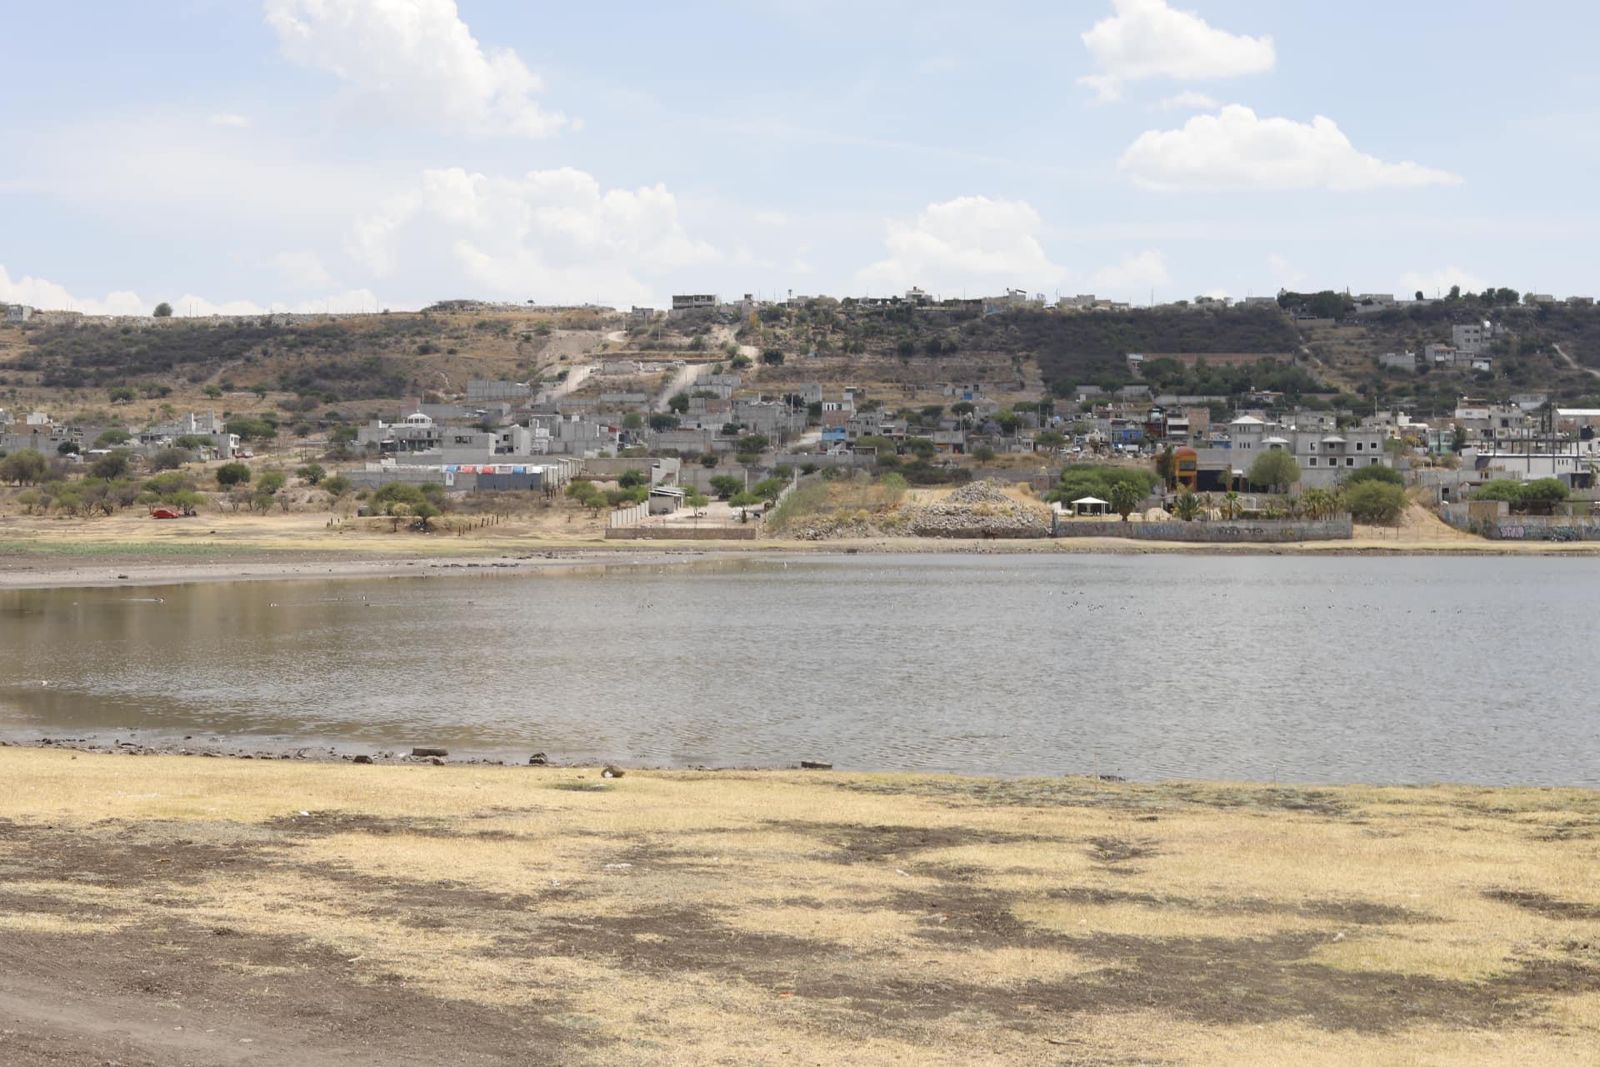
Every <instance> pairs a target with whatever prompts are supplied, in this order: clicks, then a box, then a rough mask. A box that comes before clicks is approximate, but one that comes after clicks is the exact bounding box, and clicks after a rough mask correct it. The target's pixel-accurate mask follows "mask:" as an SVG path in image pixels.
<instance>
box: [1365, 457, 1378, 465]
mask: <svg viewBox="0 0 1600 1067" xmlns="http://www.w3.org/2000/svg"><path fill="white" fill-rule="evenodd" d="M1377 462H1378V457H1377V456H1373V457H1372V458H1371V459H1369V460H1367V463H1368V464H1369V465H1376V464H1377Z"/></svg>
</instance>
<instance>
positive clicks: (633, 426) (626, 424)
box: [622, 411, 644, 430]
mask: <svg viewBox="0 0 1600 1067" xmlns="http://www.w3.org/2000/svg"><path fill="white" fill-rule="evenodd" d="M622 428H623V429H624V430H642V429H644V416H643V415H641V414H639V413H638V412H637V411H630V412H628V413H627V414H626V415H624V416H622Z"/></svg>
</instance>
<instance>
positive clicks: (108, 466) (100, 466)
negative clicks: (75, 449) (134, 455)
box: [89, 448, 129, 482]
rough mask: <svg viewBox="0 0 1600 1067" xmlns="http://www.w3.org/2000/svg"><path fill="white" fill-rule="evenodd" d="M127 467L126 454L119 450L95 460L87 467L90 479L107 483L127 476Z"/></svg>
mask: <svg viewBox="0 0 1600 1067" xmlns="http://www.w3.org/2000/svg"><path fill="white" fill-rule="evenodd" d="M128 466H129V463H128V453H126V452H124V451H123V450H122V449H120V448H119V449H118V450H117V451H115V452H108V453H107V454H106V455H103V456H101V457H100V458H99V459H97V460H95V461H94V463H93V464H91V465H90V467H89V474H90V476H91V477H94V478H103V479H105V480H106V481H108V482H110V481H115V480H116V479H118V478H123V477H126V476H127V473H128Z"/></svg>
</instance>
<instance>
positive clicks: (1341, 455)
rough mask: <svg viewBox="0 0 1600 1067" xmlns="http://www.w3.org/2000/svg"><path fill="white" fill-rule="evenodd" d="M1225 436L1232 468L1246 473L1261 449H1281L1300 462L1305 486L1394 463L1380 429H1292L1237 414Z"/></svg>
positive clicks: (1322, 484) (1331, 482) (1332, 481)
mask: <svg viewBox="0 0 1600 1067" xmlns="http://www.w3.org/2000/svg"><path fill="white" fill-rule="evenodd" d="M1228 437H1229V442H1230V448H1231V451H1232V453H1233V456H1232V463H1233V468H1234V469H1235V470H1237V471H1240V472H1242V473H1244V474H1249V473H1250V466H1251V464H1253V463H1254V462H1255V461H1256V458H1257V457H1258V456H1260V455H1261V454H1262V453H1263V452H1266V451H1269V450H1271V449H1275V448H1277V449H1284V450H1286V451H1288V452H1289V453H1291V454H1292V455H1293V456H1294V458H1295V462H1296V463H1298V464H1299V465H1300V484H1301V485H1302V486H1303V487H1305V488H1307V489H1314V488H1321V489H1326V488H1329V487H1331V486H1334V485H1337V484H1338V483H1339V482H1340V481H1342V480H1343V479H1344V477H1345V476H1346V475H1347V474H1349V473H1350V472H1352V471H1354V470H1356V469H1357V468H1358V467H1378V466H1383V467H1392V466H1394V461H1393V460H1392V459H1391V458H1390V457H1389V454H1388V452H1387V451H1385V449H1384V441H1385V439H1386V438H1387V437H1388V433H1387V432H1386V431H1385V430H1383V429H1382V428H1368V427H1362V428H1360V429H1347V430H1337V431H1332V432H1330V431H1328V430H1325V429H1296V428H1294V427H1292V426H1283V425H1281V424H1279V423H1275V422H1267V421H1265V420H1263V419H1259V418H1257V417H1255V416H1254V415H1241V416H1240V417H1239V418H1237V419H1234V420H1233V421H1232V422H1230V423H1229V424H1228Z"/></svg>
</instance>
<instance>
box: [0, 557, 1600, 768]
mask: <svg viewBox="0 0 1600 1067" xmlns="http://www.w3.org/2000/svg"><path fill="white" fill-rule="evenodd" d="M1597 593H1600V560H1594V559H1556V558H1543V559H1541V558H1493V557H1488V558H1475V559H1441V558H1427V557H1387V558H1371V559H1368V558H1357V557H1331V558H1304V557H1295V556H1281V557H1272V556H1232V557H1229V556H1203V555H1196V556H1089V555H1062V556H1022V555H991V556H962V555H919V556H879V555H860V556H805V557H800V558H789V559H787V560H744V561H738V562H730V563H717V564H707V565H690V566H678V567H666V568H657V567H649V568H640V567H611V568H600V569H598V570H597V572H596V573H577V574H564V575H562V574H549V575H532V576H530V575H495V574H492V573H489V574H485V575H483V576H473V577H433V578H426V579H422V578H419V579H390V580H381V581H295V582H240V583H224V584H197V585H180V586H163V587H140V588H122V589H102V588H96V589H65V590H13V591H7V592H0V734H3V735H5V736H8V737H11V738H13V739H33V738H38V737H41V736H56V737H63V736H84V735H87V734H90V733H92V734H95V735H97V736H100V737H101V738H104V739H111V738H113V737H123V736H132V735H131V734H130V733H129V731H135V730H137V731H138V736H139V738H140V739H141V740H144V741H146V742H150V741H152V740H155V739H165V738H181V737H183V736H185V735H194V736H195V737H196V739H197V740H207V739H213V738H220V739H222V740H223V741H225V742H229V743H239V744H248V743H257V742H270V743H273V744H276V745H282V744H285V743H306V744H313V743H320V744H330V745H338V746H340V747H341V748H342V749H345V750H350V751H361V750H363V749H364V748H371V749H374V750H377V749H394V748H400V747H403V746H410V745H413V744H428V745H441V746H444V747H448V748H450V749H451V750H452V752H453V753H458V754H459V753H478V754H490V755H503V756H506V757H508V758H515V759H518V760H522V759H526V757H527V755H528V754H529V753H531V752H535V751H543V752H546V753H548V754H549V755H550V758H551V759H553V760H559V761H569V760H570V761H577V760H616V761H619V762H624V763H628V764H633V765H652V766H655V765H659V766H695V765H710V766H729V765H735V766H786V765H793V764H794V763H795V762H797V761H798V760H801V759H814V760H820V761H825V762H830V763H833V764H835V765H836V766H837V767H839V768H841V769H844V768H849V769H871V770H915V771H959V772H971V773H985V774H1004V775H1022V774H1047V775H1048V774H1063V773H1087V774H1117V775H1123V776H1127V777H1130V778H1138V779H1154V778H1166V777H1200V778H1224V779H1250V780H1260V781H1267V780H1277V781H1288V782H1310V781H1315V782H1431V781H1451V782H1464V783H1482V784H1529V785H1587V786H1600V705H1597V702H1596V699H1595V693H1594V690H1595V681H1596V677H1597V673H1600V671H1597V667H1596V648H1595V635H1594V631H1593V630H1592V628H1591V626H1592V620H1591V617H1590V612H1591V611H1594V610H1595V601H1596V594H1597ZM44 683H48V684H44Z"/></svg>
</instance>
